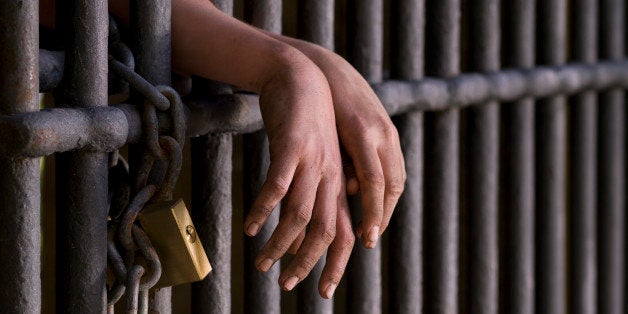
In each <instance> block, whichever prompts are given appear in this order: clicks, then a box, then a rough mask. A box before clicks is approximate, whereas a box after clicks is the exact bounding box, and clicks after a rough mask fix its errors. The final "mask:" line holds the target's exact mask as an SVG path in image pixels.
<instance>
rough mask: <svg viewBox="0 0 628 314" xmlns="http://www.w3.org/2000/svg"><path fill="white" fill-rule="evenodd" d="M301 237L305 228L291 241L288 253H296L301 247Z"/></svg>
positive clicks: (302, 237)
mask: <svg viewBox="0 0 628 314" xmlns="http://www.w3.org/2000/svg"><path fill="white" fill-rule="evenodd" d="M303 239H305V230H303V231H301V233H299V236H298V237H297V239H296V240H294V242H292V245H290V248H289V249H288V253H290V254H297V251H298V250H299V248H300V247H301V243H303Z"/></svg>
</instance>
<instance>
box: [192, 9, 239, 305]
mask: <svg viewBox="0 0 628 314" xmlns="http://www.w3.org/2000/svg"><path fill="white" fill-rule="evenodd" d="M212 2H213V3H214V5H216V7H217V8H218V9H219V10H221V11H223V12H225V13H227V14H229V15H232V14H233V1H231V0H214V1H212ZM216 49H220V47H216ZM197 82H199V81H197ZM199 83H200V82H199ZM203 83H204V84H199V85H201V88H202V89H204V90H201V91H199V92H200V93H202V94H221V93H222V94H224V93H231V91H230V88H229V87H228V86H225V85H221V84H218V83H216V82H203ZM207 84H209V85H207ZM193 87H196V86H193ZM195 92H196V91H195ZM191 145H192V219H193V221H194V225H195V226H196V229H197V232H198V235H199V237H200V240H201V243H203V247H204V248H205V252H206V253H207V257H208V258H209V261H210V262H211V263H212V265H213V270H212V272H210V273H209V275H207V277H206V278H205V279H204V280H203V281H200V282H196V283H193V284H192V306H191V308H192V312H193V313H231V247H232V230H231V226H232V218H233V205H232V195H231V194H232V193H231V192H232V170H233V166H232V157H233V137H232V135H231V134H209V135H205V136H201V137H198V138H193V139H192V141H191Z"/></svg>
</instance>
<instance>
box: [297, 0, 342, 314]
mask: <svg viewBox="0 0 628 314" xmlns="http://www.w3.org/2000/svg"><path fill="white" fill-rule="evenodd" d="M298 10H299V13H298V14H299V21H298V23H299V24H298V26H299V27H298V34H299V37H300V38H301V39H304V40H307V41H310V42H313V43H316V44H319V45H321V46H323V47H325V48H327V49H331V50H333V49H334V1H333V0H305V1H299V6H298ZM325 260H326V255H323V256H322V257H321V259H320V260H319V261H318V262H317V263H316V265H315V266H314V268H313V269H312V271H311V272H310V274H309V275H308V276H307V278H305V279H304V280H303V282H301V284H299V286H298V288H297V289H298V300H297V301H298V302H297V304H298V310H299V313H304V314H307V313H333V311H334V308H333V307H334V304H333V301H332V300H326V299H323V298H321V297H320V296H319V294H318V281H319V279H320V277H321V273H322V272H323V267H324V266H325Z"/></svg>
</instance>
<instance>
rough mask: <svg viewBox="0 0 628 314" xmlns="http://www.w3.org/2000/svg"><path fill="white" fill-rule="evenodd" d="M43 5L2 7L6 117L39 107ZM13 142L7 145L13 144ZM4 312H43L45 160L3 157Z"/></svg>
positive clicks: (0, 250) (1, 106) (1, 94)
mask: <svg viewBox="0 0 628 314" xmlns="http://www.w3.org/2000/svg"><path fill="white" fill-rule="evenodd" d="M38 8H39V2H38V1H34V0H31V1H21V2H17V1H3V2H1V3H0V43H2V44H1V45H0V67H1V68H2V70H0V82H2V83H0V114H3V115H4V114H13V113H20V112H29V111H37V110H38V108H39V97H38V95H39V94H38V92H39V79H38V77H39V75H38V73H39V67H38V62H39V54H38V44H39V43H38V38H39V31H38V28H37V27H38V23H37V21H38ZM9 144H10V143H3V145H9ZM0 164H1V165H2V167H0V191H2V193H0V221H2V224H3V227H2V228H0V239H2V240H0V264H2V265H3V270H2V272H1V273H0V282H2V284H3V287H4V288H5V289H2V290H3V291H2V292H0V308H2V309H4V310H5V311H8V312H14V313H39V312H40V311H41V280H40V274H39V273H40V253H39V251H40V235H41V231H40V227H39V220H40V219H39V217H40V215H39V207H40V191H39V176H40V175H39V158H6V157H2V156H0Z"/></svg>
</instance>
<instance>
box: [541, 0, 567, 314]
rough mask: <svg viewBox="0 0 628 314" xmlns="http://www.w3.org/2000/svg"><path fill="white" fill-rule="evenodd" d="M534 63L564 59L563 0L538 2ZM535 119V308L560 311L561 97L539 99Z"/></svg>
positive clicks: (564, 141) (563, 296)
mask: <svg viewBox="0 0 628 314" xmlns="http://www.w3.org/2000/svg"><path fill="white" fill-rule="evenodd" d="M537 17H538V18H537V33H538V34H539V35H538V37H537V43H538V44H537V47H538V49H537V63H538V64H546V65H554V64H563V63H564V62H565V61H566V52H567V49H566V48H567V38H566V36H567V30H566V28H567V20H566V19H567V2H566V1H565V0H545V1H539V2H538V6H537ZM537 103H538V105H537V106H536V107H535V115H536V125H535V129H536V145H537V146H536V151H535V153H536V165H535V167H536V175H535V188H536V196H535V207H536V255H535V257H536V291H537V292H538V293H537V294H536V309H535V311H536V312H537V313H553V314H562V313H566V296H567V294H566V286H565V284H566V273H567V272H566V270H567V268H566V267H567V260H566V253H567V252H566V245H567V242H566V232H565V224H566V204H565V201H566V194H565V183H566V182H565V178H566V173H565V171H566V170H567V166H566V158H567V155H566V148H567V139H566V127H567V119H566V117H567V115H566V107H565V97H564V96H555V97H552V98H548V99H542V100H539V101H538V102H537Z"/></svg>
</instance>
